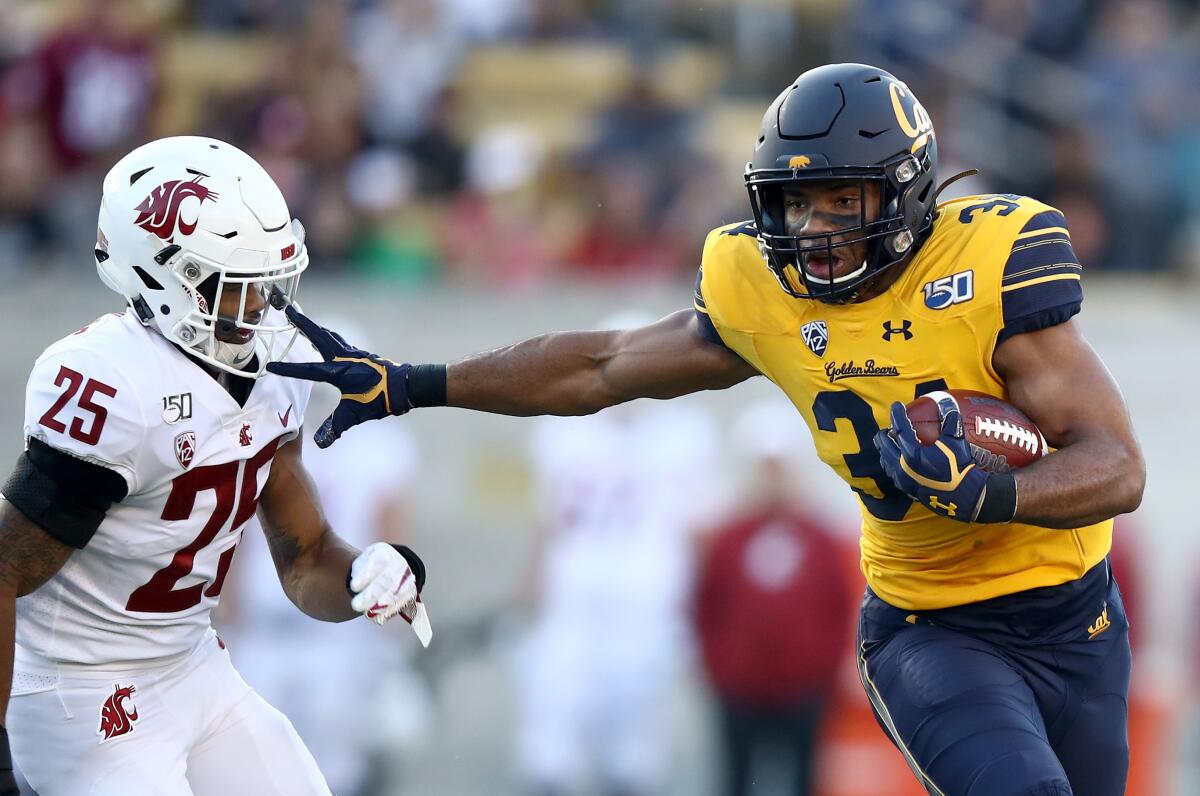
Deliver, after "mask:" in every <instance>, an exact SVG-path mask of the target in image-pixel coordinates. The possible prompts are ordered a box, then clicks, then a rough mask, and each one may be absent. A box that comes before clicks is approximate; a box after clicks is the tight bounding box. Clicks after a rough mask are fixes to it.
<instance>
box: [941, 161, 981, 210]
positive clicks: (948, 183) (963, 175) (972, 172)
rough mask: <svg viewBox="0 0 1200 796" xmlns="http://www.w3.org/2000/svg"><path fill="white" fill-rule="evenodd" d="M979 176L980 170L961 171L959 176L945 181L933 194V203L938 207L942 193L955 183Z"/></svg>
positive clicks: (956, 175)
mask: <svg viewBox="0 0 1200 796" xmlns="http://www.w3.org/2000/svg"><path fill="white" fill-rule="evenodd" d="M977 174H979V169H967V170H966V171H960V172H959V173H958V174H955V175H954V176H953V177H951V178H950V179H948V180H946V181H944V182H943V183H942V184H941V185H939V186H938V188H937V190H936V191H934V192H933V203H934V204H935V205H936V204H937V200H938V197H939V196H941V195H942V191H944V190H946V189H947V188H949V187H950V186H951V185H953V184H954V183H956V182H958V181H959V180H962V179H965V178H967V177H974V176H975V175H977Z"/></svg>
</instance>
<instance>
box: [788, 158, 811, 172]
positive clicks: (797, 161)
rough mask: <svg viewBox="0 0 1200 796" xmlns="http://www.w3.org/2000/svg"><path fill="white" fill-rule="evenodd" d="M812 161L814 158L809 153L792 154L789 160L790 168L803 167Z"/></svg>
mask: <svg viewBox="0 0 1200 796" xmlns="http://www.w3.org/2000/svg"><path fill="white" fill-rule="evenodd" d="M810 163H812V159H811V158H809V156H808V155H792V157H791V158H790V159H789V160H788V168H789V169H803V168H805V167H807V166H808V164H810Z"/></svg>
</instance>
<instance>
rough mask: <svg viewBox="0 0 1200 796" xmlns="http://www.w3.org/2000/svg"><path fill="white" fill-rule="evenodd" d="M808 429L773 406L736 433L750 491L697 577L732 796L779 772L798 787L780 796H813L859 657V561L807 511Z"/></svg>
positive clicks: (700, 624)
mask: <svg viewBox="0 0 1200 796" xmlns="http://www.w3.org/2000/svg"><path fill="white" fill-rule="evenodd" d="M799 423H800V421H799V418H798V417H796V415H795V412H794V411H791V410H790V407H786V406H784V407H782V408H778V409H777V408H776V406H775V404H773V403H772V404H762V405H758V406H755V407H752V408H751V409H750V410H748V411H747V412H746V413H745V414H744V415H743V416H742V417H741V418H740V419H739V420H738V421H737V423H736V424H735V425H734V435H733V441H734V444H735V445H736V446H737V447H738V448H740V453H741V454H742V458H744V460H745V462H746V464H747V465H748V474H747V476H746V479H745V480H746V482H747V483H748V484H749V485H750V487H749V489H748V490H747V492H746V495H747V499H746V500H745V502H744V503H742V504H741V505H739V506H737V510H736V511H735V513H734V514H733V516H731V517H730V518H729V519H728V520H726V522H725V523H723V524H722V525H721V526H720V527H719V528H718V529H717V530H716V531H715V532H714V533H713V534H711V535H710V536H709V537H708V538H707V539H706V540H705V548H704V551H703V553H702V555H701V560H700V566H699V571H698V573H697V582H696V590H695V609H694V610H695V618H696V628H697V634H698V636H699V641H700V649H701V652H702V657H703V663H704V668H705V670H706V672H707V674H708V678H709V681H710V682H711V685H712V689H713V691H714V693H715V696H716V698H717V701H718V705H719V710H720V718H721V739H722V742H723V746H724V751H725V769H726V771H725V781H724V786H723V788H722V790H721V791H720V792H721V793H722V794H723V795H724V796H747V794H751V793H758V792H759V790H758V784H759V783H762V782H763V781H765V780H768V779H770V777H769V776H768V775H767V771H768V770H770V769H774V770H775V772H776V773H778V772H779V769H780V768H783V769H785V770H787V771H788V772H789V774H788V779H787V781H788V783H789V785H788V786H787V787H786V788H783V789H781V790H778V791H776V792H779V793H788V794H790V795H791V796H809V794H811V793H813V792H814V790H813V789H814V783H815V775H816V758H817V749H818V738H819V734H820V729H821V722H822V717H823V715H824V713H825V708H826V705H827V702H828V700H830V699H831V698H832V694H833V693H834V692H835V690H836V683H837V672H838V669H839V667H840V666H841V665H842V664H843V662H845V660H846V657H847V652H848V651H849V650H850V649H852V647H853V644H852V642H851V635H852V632H853V627H854V617H853V614H854V605H853V602H852V600H851V599H850V594H851V579H852V578H853V575H854V573H853V572H852V571H849V570H848V569H847V568H848V567H849V566H851V559H850V558H849V557H847V556H845V555H843V554H842V552H841V543H840V542H839V540H838V538H837V537H836V535H835V534H834V532H833V531H832V530H831V529H830V528H829V527H828V526H827V525H826V524H825V521H824V520H823V519H822V518H821V517H820V516H818V515H815V514H813V513H812V511H811V510H808V509H806V508H805V506H804V504H805V503H806V502H811V501H806V500H805V495H804V494H803V487H802V486H801V485H802V484H804V482H805V477H804V476H805V474H804V473H803V472H801V471H800V470H799V468H798V467H797V458H796V457H797V452H798V451H800V450H802V449H804V448H805V447H806V446H807V442H806V441H805V440H804V439H803V437H802V436H801V435H802V434H803V427H800V428H796V426H798V425H799ZM789 430H792V431H795V432H798V433H788V432H789ZM764 762H769V763H772V764H774V765H772V766H771V767H770V769H764V768H763V767H762V765H761V764H763V763H764ZM756 764H757V765H756Z"/></svg>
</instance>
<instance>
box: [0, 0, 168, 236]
mask: <svg viewBox="0 0 1200 796" xmlns="http://www.w3.org/2000/svg"><path fill="white" fill-rule="evenodd" d="M65 10H66V13H64V15H63V16H62V19H63V22H62V23H61V25H60V26H59V27H57V28H55V29H53V30H51V31H50V32H48V33H47V35H46V37H45V38H44V39H43V40H42V41H41V42H40V43H39V44H38V45H37V46H36V47H35V48H34V49H33V50H32V51H31V52H30V53H29V55H28V57H26V58H25V59H23V60H21V61H19V62H17V63H16V64H15V65H14V66H13V68H12V69H11V70H10V71H8V72H7V73H6V74H5V75H4V76H3V88H4V92H3V99H2V107H0V125H3V126H4V128H6V130H5V136H4V137H5V138H6V139H7V140H6V141H5V142H4V144H3V146H4V148H5V149H6V150H7V152H6V155H8V156H15V157H20V158H29V162H27V163H24V164H22V165H18V164H16V163H13V162H10V163H9V164H8V166H9V168H6V169H4V170H5V172H6V174H5V176H7V177H15V178H18V179H27V178H28V177H29V176H32V177H33V180H32V182H31V183H30V184H29V186H28V187H26V188H25V189H21V188H9V189H5V190H4V194H6V195H5V196H4V197H2V198H0V212H4V214H5V215H8V212H14V213H15V214H16V218H17V219H19V220H20V226H19V227H10V228H9V229H10V230H11V231H12V232H13V233H15V237H13V238H9V241H8V242H9V243H10V245H13V246H14V249H15V251H16V252H22V253H23V254H24V256H30V255H31V254H33V253H32V252H25V251H23V250H24V249H26V248H27V247H28V246H29V245H30V244H31V243H32V244H40V245H41V246H44V247H46V248H47V249H48V250H49V251H50V252H52V253H58V252H62V251H72V252H80V251H83V252H86V251H91V249H92V246H93V243H94V232H95V229H94V228H95V226H96V225H95V219H94V218H92V216H94V215H95V208H96V206H97V205H98V204H99V201H100V194H99V185H100V181H101V180H100V177H101V176H102V171H100V170H99V169H100V166H99V165H98V164H104V165H105V166H107V164H110V163H112V162H115V161H116V160H117V159H118V158H119V157H120V156H121V155H123V154H124V153H125V152H126V151H128V150H129V149H132V148H133V147H134V146H136V145H137V144H138V143H140V142H141V141H143V140H145V139H146V138H147V137H148V135H149V133H150V121H151V113H152V111H153V108H154V100H155V97H156V94H157V93H158V92H159V90H160V88H161V86H160V77H161V75H160V69H159V64H158V40H157V38H156V34H157V32H158V27H159V22H158V17H157V16H156V15H155V14H154V13H153V11H154V9H152V8H151V7H150V6H149V4H148V3H147V2H145V0H73V2H70V3H67V4H65ZM38 139H42V140H38ZM30 168H38V169H39V171H38V172H37V173H36V175H29V174H28V170H29V169H30ZM30 190H34V191H37V192H38V194H37V195H33V194H31V193H29V191H30ZM0 226H5V225H0ZM3 244H4V241H0V245H3ZM14 249H7V248H5V250H4V252H5V253H9V252H13V251H14Z"/></svg>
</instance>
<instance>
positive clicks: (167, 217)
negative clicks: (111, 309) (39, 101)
mask: <svg viewBox="0 0 1200 796" xmlns="http://www.w3.org/2000/svg"><path fill="white" fill-rule="evenodd" d="M96 239H97V240H96V269H97V271H98V272H99V274H100V279H101V280H103V282H104V284H106V285H108V287H110V288H112V289H113V290H115V291H116V292H117V293H120V294H121V295H122V296H124V297H125V300H126V301H127V302H128V303H129V306H130V308H131V309H132V311H133V312H134V313H135V314H136V315H137V317H138V318H139V319H140V320H141V322H142V323H143V324H145V325H147V326H149V327H151V328H154V329H157V330H158V331H159V332H160V333H161V334H162V335H163V336H164V337H165V338H167V340H169V341H171V342H172V343H174V344H175V345H177V346H179V348H181V349H182V350H183V351H184V352H185V353H187V354H189V355H190V356H192V357H194V358H196V359H198V360H200V361H202V362H204V363H205V364H207V365H209V366H212V367H214V368H218V369H220V370H223V371H227V372H229V373H234V374H236V375H239V376H247V377H251V378H258V377H259V376H261V375H263V373H264V372H265V368H266V365H267V363H268V362H271V361H277V360H279V359H281V358H282V357H283V356H284V354H286V353H287V349H288V348H289V347H290V346H291V344H292V342H294V340H295V335H296V334H297V332H296V330H295V328H294V327H293V326H292V325H291V324H290V323H288V322H287V320H286V319H285V317H284V315H283V313H282V312H278V310H282V309H283V308H284V307H285V306H286V305H287V304H288V303H290V302H291V301H293V300H294V299H295V297H296V290H297V287H298V285H299V281H300V275H301V274H302V273H303V272H304V270H305V269H306V268H307V267H308V250H307V249H306V248H305V246H304V227H303V226H302V225H301V224H300V222H299V221H296V220H295V219H293V218H292V217H291V215H290V214H289V212H288V208H287V203H286V202H285V201H284V198H283V194H282V193H280V191H279V188H278V187H277V186H276V185H275V182H274V181H273V180H272V179H271V177H270V176H269V175H268V174H267V172H266V171H265V170H263V168H262V167H261V166H260V165H258V163H257V162H255V161H254V159H253V158H251V157H250V156H249V155H247V154H246V153H245V152H242V151H241V150H240V149H237V148H236V147H234V146H231V145H229V144H227V143H225V142H223V141H218V140H216V139H212V138H200V137H195V136H179V137H173V138H162V139H159V140H157V141H152V142H150V143H148V144H145V145H143V146H140V147H138V148H137V149H135V150H133V151H132V152H130V153H129V154H128V155H126V156H125V157H123V158H122V159H121V160H120V161H118V162H117V164H116V165H115V166H113V167H112V169H111V170H110V171H109V172H108V175H107V176H106V177H105V178H104V195H103V198H102V199H101V202H100V219H99V224H98V226H97V230H96ZM256 294H257V295H256ZM233 297H236V299H237V300H236V302H235V301H234V299H233ZM223 299H224V301H223ZM235 303H236V310H234V311H231V309H232V308H233V307H234V305H235ZM266 304H269V306H264V305H266ZM222 308H224V310H225V312H224V313H223V312H222ZM272 310H275V311H272ZM256 356H257V360H256V359H255V357H256Z"/></svg>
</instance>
